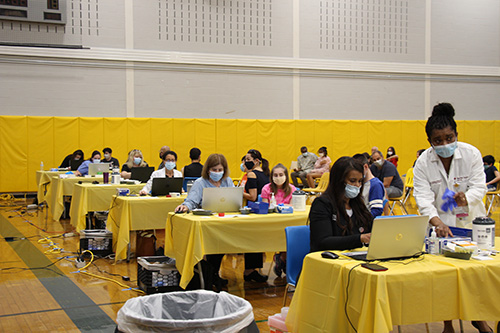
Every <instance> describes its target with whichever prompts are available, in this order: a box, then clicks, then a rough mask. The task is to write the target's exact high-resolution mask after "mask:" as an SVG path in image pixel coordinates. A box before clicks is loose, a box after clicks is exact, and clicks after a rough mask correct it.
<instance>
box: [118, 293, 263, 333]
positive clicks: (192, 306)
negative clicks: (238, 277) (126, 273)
mask: <svg viewBox="0 0 500 333" xmlns="http://www.w3.org/2000/svg"><path fill="white" fill-rule="evenodd" d="M116 322H117V324H118V327H117V331H119V332H144V331H148V332H245V333H253V332H258V331H259V330H258V328H257V325H256V324H255V320H254V317H253V311H252V305H251V304H250V303H249V302H248V301H246V300H245V299H243V298H241V297H238V296H234V295H231V294H228V293H226V292H220V293H215V292H213V291H208V290H193V291H180V292H170V293H164V294H154V295H149V296H140V297H136V298H132V299H129V300H128V301H127V302H126V303H125V304H124V305H123V307H122V308H121V309H120V311H118V316H117V318H116Z"/></svg>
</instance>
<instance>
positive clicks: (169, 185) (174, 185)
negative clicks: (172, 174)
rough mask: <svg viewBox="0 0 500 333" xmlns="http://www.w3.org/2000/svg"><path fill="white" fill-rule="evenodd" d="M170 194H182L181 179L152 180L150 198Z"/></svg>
mask: <svg viewBox="0 0 500 333" xmlns="http://www.w3.org/2000/svg"><path fill="white" fill-rule="evenodd" d="M170 192H177V193H181V192H182V178H168V177H165V178H163V177H161V178H153V186H152V188H151V195H152V196H154V197H157V196H160V195H167V194H170Z"/></svg>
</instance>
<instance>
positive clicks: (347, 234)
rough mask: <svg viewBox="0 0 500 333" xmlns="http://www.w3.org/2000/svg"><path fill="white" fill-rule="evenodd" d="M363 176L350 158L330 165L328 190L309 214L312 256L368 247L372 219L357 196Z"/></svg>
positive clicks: (340, 159)
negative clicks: (324, 252) (331, 251)
mask: <svg viewBox="0 0 500 333" xmlns="http://www.w3.org/2000/svg"><path fill="white" fill-rule="evenodd" d="M363 172H364V170H363V165H362V164H361V162H359V161H357V160H355V159H353V158H352V157H348V156H344V157H341V158H339V159H338V160H337V161H336V162H335V163H334V164H333V166H332V169H331V171H330V182H329V184H328V187H327V189H326V191H325V192H324V193H323V194H322V195H321V196H320V197H318V198H316V199H315V200H314V201H313V203H312V205H311V210H310V212H309V221H310V228H311V236H310V239H311V252H315V251H325V250H349V249H355V248H359V247H362V246H363V245H364V244H368V243H370V237H371V229H372V224H373V216H372V214H371V213H370V211H369V210H368V208H366V205H365V203H364V201H363V198H362V196H361V195H360V193H361V192H362V190H363Z"/></svg>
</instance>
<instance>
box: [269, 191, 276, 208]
mask: <svg viewBox="0 0 500 333" xmlns="http://www.w3.org/2000/svg"><path fill="white" fill-rule="evenodd" d="M275 208H276V198H275V197H274V193H272V194H271V201H270V202H269V209H275Z"/></svg>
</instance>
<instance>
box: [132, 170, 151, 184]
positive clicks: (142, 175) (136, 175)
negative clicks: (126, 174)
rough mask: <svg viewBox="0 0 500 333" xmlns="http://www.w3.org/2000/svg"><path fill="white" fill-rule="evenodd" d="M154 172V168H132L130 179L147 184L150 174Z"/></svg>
mask: <svg viewBox="0 0 500 333" xmlns="http://www.w3.org/2000/svg"><path fill="white" fill-rule="evenodd" d="M153 171H155V168H154V167H133V168H132V169H131V172H132V174H131V175H130V179H134V180H140V181H141V183H147V182H148V180H149V177H151V174H152V173H153Z"/></svg>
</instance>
